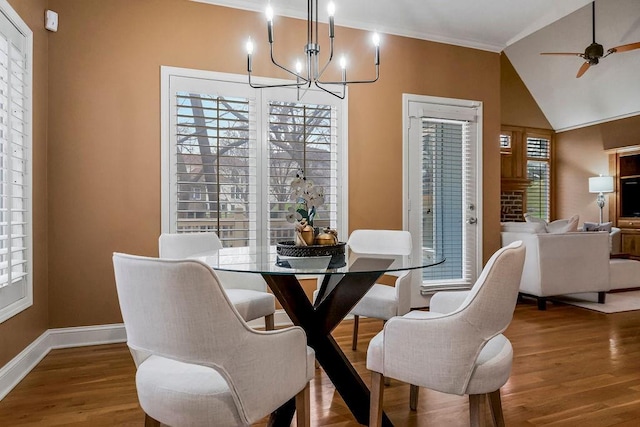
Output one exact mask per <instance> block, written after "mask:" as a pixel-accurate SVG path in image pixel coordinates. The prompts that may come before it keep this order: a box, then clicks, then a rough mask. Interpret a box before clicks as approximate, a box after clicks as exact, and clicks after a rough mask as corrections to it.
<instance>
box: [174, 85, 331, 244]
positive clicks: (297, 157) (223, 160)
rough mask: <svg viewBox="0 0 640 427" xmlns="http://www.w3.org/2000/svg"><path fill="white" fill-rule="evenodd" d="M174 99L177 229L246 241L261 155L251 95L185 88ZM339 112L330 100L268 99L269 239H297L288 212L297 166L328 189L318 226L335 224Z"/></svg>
mask: <svg viewBox="0 0 640 427" xmlns="http://www.w3.org/2000/svg"><path fill="white" fill-rule="evenodd" d="M176 99H177V138H176V139H177V143H176V150H177V165H176V166H177V180H176V182H177V195H178V207H177V224H178V226H177V230H178V232H197V231H214V232H216V233H218V235H219V236H220V238H221V240H222V241H223V244H224V245H225V246H247V245H249V239H250V236H249V234H250V233H249V219H250V216H251V215H255V207H254V206H252V195H251V194H250V191H251V188H252V185H251V180H252V179H253V180H254V184H255V182H256V181H255V180H256V179H257V177H256V176H255V162H256V154H255V152H253V150H252V149H251V147H250V120H251V118H250V113H251V112H250V102H249V100H248V99H244V98H233V97H220V96H213V95H203V94H196V93H186V92H179V93H177V94H176ZM333 114H335V113H334V110H333V109H332V107H330V106H323V105H305V104H301V103H286V102H270V103H269V113H268V117H269V123H268V126H269V139H268V165H269V167H268V169H269V171H268V180H269V185H268V191H269V194H268V202H269V211H270V212H269V224H268V227H269V229H270V240H271V244H275V243H276V242H277V241H280V240H287V239H292V238H293V228H292V227H291V224H289V223H287V222H286V218H285V217H286V213H287V211H288V208H289V206H292V204H293V202H292V201H291V200H290V194H291V193H290V182H291V180H292V179H293V178H294V177H295V173H296V171H297V170H299V169H302V170H304V172H305V175H306V176H307V177H309V179H311V180H312V181H313V182H314V184H315V185H319V186H323V187H324V188H325V191H326V192H327V194H326V200H327V201H329V202H328V203H327V204H326V205H325V206H324V207H323V208H322V209H320V211H319V212H318V216H317V219H318V221H319V223H318V225H319V226H329V225H330V224H331V222H330V221H331V219H332V218H334V217H335V211H336V194H335V182H336V178H335V176H332V169H335V162H336V159H335V157H336V155H335V141H334V139H335V138H332V135H335V132H336V130H335V125H333V124H332V115H333ZM332 163H333V164H332ZM252 174H253V176H252ZM253 188H256V187H255V185H254V186H253ZM332 189H333V190H332ZM196 193H197V196H196ZM334 226H335V225H334Z"/></svg>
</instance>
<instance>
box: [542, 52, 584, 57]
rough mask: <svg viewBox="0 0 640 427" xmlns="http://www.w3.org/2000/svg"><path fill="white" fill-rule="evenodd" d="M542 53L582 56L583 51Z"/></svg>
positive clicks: (545, 53) (546, 53) (543, 53)
mask: <svg viewBox="0 0 640 427" xmlns="http://www.w3.org/2000/svg"><path fill="white" fill-rule="evenodd" d="M540 55H569V56H582V55H583V54H582V53H574V52H542V53H540Z"/></svg>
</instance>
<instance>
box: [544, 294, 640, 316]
mask: <svg viewBox="0 0 640 427" xmlns="http://www.w3.org/2000/svg"><path fill="white" fill-rule="evenodd" d="M590 297H591V295H590V294H584V295H579V296H571V297H570V296H565V297H562V298H554V300H556V301H559V302H562V303H564V304H570V305H575V306H576V307H581V308H587V309H589V310H594V311H599V312H601V313H620V312H623V311H634V310H640V291H628V292H614V293H609V294H607V298H606V299H605V303H604V304H598V303H597V296H596V295H595V294H593V298H590ZM589 299H592V301H589ZM594 301H596V302H594Z"/></svg>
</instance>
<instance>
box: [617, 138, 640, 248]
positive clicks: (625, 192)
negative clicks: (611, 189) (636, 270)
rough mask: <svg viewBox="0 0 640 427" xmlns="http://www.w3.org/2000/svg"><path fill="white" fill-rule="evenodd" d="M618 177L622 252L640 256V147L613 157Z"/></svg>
mask: <svg viewBox="0 0 640 427" xmlns="http://www.w3.org/2000/svg"><path fill="white" fill-rule="evenodd" d="M612 157H613V159H612V160H613V161H612V163H613V164H614V167H615V176H616V193H615V203H612V205H611V207H612V209H613V211H614V215H613V218H614V222H615V226H616V227H619V228H620V230H621V232H620V234H621V244H622V247H621V250H622V252H624V253H628V254H630V255H635V256H640V147H638V148H637V149H631V150H630V149H627V150H625V151H624V152H619V153H616V154H614V155H612Z"/></svg>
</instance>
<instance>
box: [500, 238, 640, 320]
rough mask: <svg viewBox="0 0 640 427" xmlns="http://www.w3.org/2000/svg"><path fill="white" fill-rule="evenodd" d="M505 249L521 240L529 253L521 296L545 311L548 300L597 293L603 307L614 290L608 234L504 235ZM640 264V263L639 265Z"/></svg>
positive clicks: (523, 273) (527, 253) (503, 243)
mask: <svg viewBox="0 0 640 427" xmlns="http://www.w3.org/2000/svg"><path fill="white" fill-rule="evenodd" d="M501 234H502V236H501V237H502V246H506V245H508V244H510V243H512V242H514V241H516V240H522V241H523V242H524V244H525V247H526V249H527V252H526V257H525V263H524V270H523V272H522V279H521V281H520V293H521V294H524V295H527V296H533V297H536V298H537V299H538V308H539V309H540V310H545V309H546V301H547V298H548V297H552V296H558V295H566V294H575V293H586V292H597V293H598V301H599V302H602V303H604V299H605V293H606V292H608V291H609V290H610V288H611V285H610V278H609V252H610V246H609V233H607V232H571V233H558V234H551V233H537V234H536V233H526V232H509V231H505V232H502V233H501ZM638 264H640V262H639V263H638Z"/></svg>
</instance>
